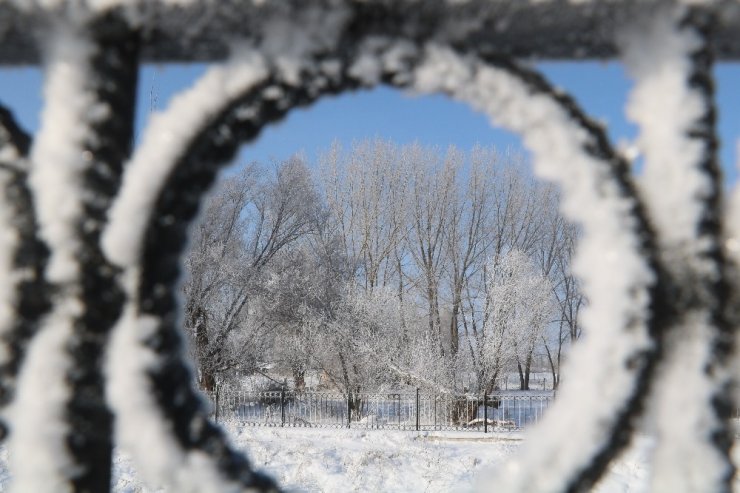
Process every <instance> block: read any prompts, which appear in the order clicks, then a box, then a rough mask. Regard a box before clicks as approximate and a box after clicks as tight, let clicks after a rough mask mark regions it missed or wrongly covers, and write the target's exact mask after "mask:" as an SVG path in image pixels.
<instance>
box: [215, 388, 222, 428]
mask: <svg viewBox="0 0 740 493" xmlns="http://www.w3.org/2000/svg"><path fill="white" fill-rule="evenodd" d="M220 388H221V386H220V385H219V384H216V403H215V407H216V413H215V416H214V419H215V420H216V423H218V407H219V396H220V392H219V391H220Z"/></svg>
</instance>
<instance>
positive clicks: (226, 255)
mask: <svg viewBox="0 0 740 493" xmlns="http://www.w3.org/2000/svg"><path fill="white" fill-rule="evenodd" d="M217 190H218V191H217V193H216V194H215V195H213V196H212V197H211V198H210V199H209V201H208V202H207V203H206V206H205V210H204V212H203V214H202V216H201V218H200V219H199V222H198V224H197V225H196V227H195V235H194V237H193V239H192V240H191V248H190V251H189V254H188V256H187V258H186V269H187V280H186V282H185V285H184V292H185V311H186V327H187V328H188V329H189V330H190V332H191V334H192V340H193V345H194V348H195V353H196V359H197V361H198V371H199V379H200V385H201V387H202V388H203V389H205V390H209V391H210V390H213V389H214V386H215V384H216V380H217V377H218V376H219V375H223V374H228V373H229V372H232V373H233V372H234V371H252V370H254V369H255V368H256V367H257V363H258V361H259V359H260V355H262V354H264V352H265V351H266V349H267V347H268V345H269V331H270V330H271V329H270V326H271V321H270V320H269V319H265V318H264V317H261V316H259V314H258V300H259V296H260V294H262V292H263V291H264V289H265V286H266V285H269V282H268V279H269V276H270V275H271V274H270V267H271V263H272V262H273V261H274V259H275V258H276V256H278V255H279V254H280V253H281V252H282V251H284V250H286V249H287V248H289V247H290V246H291V245H292V244H293V243H296V242H298V241H299V240H300V239H301V238H303V237H304V236H306V235H307V234H309V233H310V232H312V231H314V229H315V227H316V221H317V217H318V216H317V215H318V214H319V207H320V205H319V202H318V195H317V193H316V190H315V188H314V184H313V179H312V177H311V175H310V172H309V171H308V169H307V167H306V165H305V164H304V163H303V161H302V160H301V159H300V158H298V157H294V158H291V159H290V160H288V161H285V162H283V163H280V164H279V165H277V166H276V167H275V168H274V169H270V168H269V167H268V168H265V167H260V166H257V165H256V164H251V165H248V166H246V167H244V168H243V169H242V170H241V171H240V172H239V173H238V174H236V175H234V176H231V177H229V178H227V179H226V180H224V182H223V183H222V184H220V185H219V186H218V188H217ZM296 295H297V296H300V293H296Z"/></svg>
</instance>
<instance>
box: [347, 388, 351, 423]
mask: <svg viewBox="0 0 740 493" xmlns="http://www.w3.org/2000/svg"><path fill="white" fill-rule="evenodd" d="M351 424H352V392H350V391H347V428H351Z"/></svg>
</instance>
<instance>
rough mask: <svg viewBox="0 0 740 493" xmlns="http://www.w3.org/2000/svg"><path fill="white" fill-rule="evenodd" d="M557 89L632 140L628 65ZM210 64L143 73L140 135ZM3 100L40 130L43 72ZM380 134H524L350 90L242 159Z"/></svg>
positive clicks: (731, 80)
mask: <svg viewBox="0 0 740 493" xmlns="http://www.w3.org/2000/svg"><path fill="white" fill-rule="evenodd" d="M539 67H540V68H541V69H542V70H543V71H544V73H545V75H546V76H547V77H548V78H549V79H550V80H551V81H553V82H554V83H555V84H556V85H558V86H560V87H562V88H563V89H565V90H567V91H569V92H570V93H571V94H573V95H574V96H575V98H576V99H577V100H578V101H579V102H580V104H581V105H582V106H583V107H584V108H585V109H586V111H587V112H588V113H589V114H591V115H592V116H594V117H596V118H598V119H600V120H602V121H603V122H605V123H606V124H607V126H608V129H609V133H610V135H611V137H612V141H613V142H614V143H620V142H622V143H624V142H628V141H630V140H632V139H633V138H634V136H635V134H636V128H635V127H634V126H633V125H631V124H630V123H629V122H627V120H626V118H625V116H624V102H625V100H626V97H627V93H628V91H629V88H630V84H631V83H630V80H629V78H628V76H627V75H626V74H625V72H624V70H623V69H622V67H621V65H619V64H616V63H602V62H567V63H541V64H539ZM204 69H205V67H204V66H203V65H178V66H175V65H163V66H146V67H144V69H143V70H142V71H141V75H140V83H139V96H138V103H137V104H138V108H137V130H136V131H137V135H141V133H142V129H143V126H144V124H145V122H146V118H147V115H148V114H149V113H150V112H151V109H152V107H154V108H156V109H160V110H161V109H163V108H165V107H166V105H167V101H168V100H169V98H170V97H171V96H172V95H173V94H175V93H176V92H177V91H179V90H182V89H184V88H186V87H188V86H189V85H190V84H191V83H192V81H193V80H194V79H195V78H196V77H197V76H198V75H199V74H201V73H202V72H203V71H204ZM716 81H717V93H718V94H717V95H718V101H719V118H720V123H719V129H720V138H721V146H722V148H721V159H722V164H723V168H724V170H725V175H726V180H727V182H728V184H730V183H734V182H735V181H736V179H737V175H738V173H737V170H736V166H735V162H736V143H737V141H738V139H739V138H740V112H739V111H738V109H739V108H740V64H720V65H718V67H717V70H716ZM0 101H1V102H2V103H3V104H6V105H9V106H10V107H11V108H13V109H14V111H15V113H16V117H17V118H18V119H19V120H20V122H21V124H22V125H23V127H24V128H25V129H27V130H30V131H35V130H36V129H37V128H38V125H39V112H40V110H41V106H42V76H41V72H40V71H39V70H38V69H35V68H34V69H31V68H11V69H5V68H4V69H2V70H0ZM368 137H370V138H372V137H381V138H386V139H391V140H393V141H394V142H396V143H399V144H404V143H409V142H413V141H414V140H418V141H419V142H421V143H422V144H429V145H439V146H440V147H441V148H445V147H447V146H448V145H450V144H454V145H456V146H458V147H460V148H462V149H470V148H471V147H472V146H473V145H475V144H476V143H478V144H482V145H495V146H498V147H500V148H505V147H507V146H514V147H519V148H520V147H521V144H520V141H519V139H518V137H516V136H514V135H512V134H509V133H506V132H504V131H502V130H500V129H496V128H492V127H491V125H490V124H489V123H488V120H487V119H486V117H484V116H483V115H481V114H477V113H475V112H473V111H472V110H470V109H469V108H468V107H467V106H465V105H463V104H461V103H456V102H454V101H451V100H450V99H448V98H446V97H444V96H441V95H434V96H409V95H406V94H404V93H401V92H399V91H397V90H394V89H389V88H378V89H375V90H372V91H360V92H356V93H345V94H344V95H341V96H338V97H332V98H325V99H323V100H320V101H319V102H318V103H316V104H315V105H313V106H311V107H309V108H307V109H300V110H295V111H293V112H292V113H290V114H289V116H288V117H287V119H285V120H284V121H283V122H281V123H279V124H277V125H273V126H272V127H270V128H268V129H267V130H266V131H264V132H263V134H262V135H261V136H260V138H259V139H258V141H257V142H255V143H253V144H252V145H250V146H247V147H245V148H244V149H243V150H242V152H241V155H240V158H239V161H241V162H247V161H252V160H257V161H263V162H269V161H270V160H272V159H274V160H282V159H285V158H287V157H289V156H290V155H292V154H294V153H296V152H299V151H302V152H303V153H304V154H305V156H306V157H307V158H308V159H309V160H310V161H312V162H313V161H315V159H316V157H317V155H318V153H319V152H320V151H322V150H324V149H326V148H327V147H328V146H329V145H330V144H331V142H332V141H334V140H335V139H336V140H339V141H340V142H342V143H343V144H345V145H346V146H349V145H351V143H352V141H353V140H359V139H364V138H368Z"/></svg>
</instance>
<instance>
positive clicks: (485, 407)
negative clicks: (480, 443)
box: [483, 392, 488, 433]
mask: <svg viewBox="0 0 740 493" xmlns="http://www.w3.org/2000/svg"><path fill="white" fill-rule="evenodd" d="M483 433H488V399H487V398H486V393H485V392H483Z"/></svg>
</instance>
